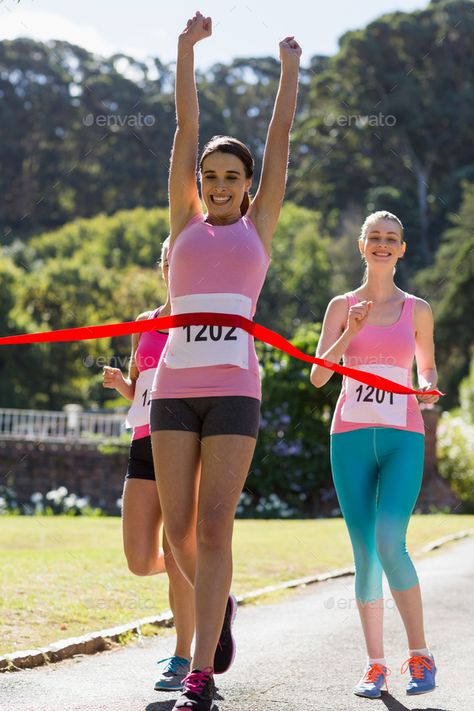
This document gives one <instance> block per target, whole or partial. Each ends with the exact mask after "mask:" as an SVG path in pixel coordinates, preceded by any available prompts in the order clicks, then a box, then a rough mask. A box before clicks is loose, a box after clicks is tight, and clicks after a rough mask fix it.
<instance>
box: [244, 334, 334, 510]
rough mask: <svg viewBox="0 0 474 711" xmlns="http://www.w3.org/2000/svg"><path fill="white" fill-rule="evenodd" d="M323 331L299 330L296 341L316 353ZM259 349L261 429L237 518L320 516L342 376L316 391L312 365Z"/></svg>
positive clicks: (328, 481) (328, 483) (328, 478)
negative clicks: (334, 415)
mask: <svg viewBox="0 0 474 711" xmlns="http://www.w3.org/2000/svg"><path fill="white" fill-rule="evenodd" d="M320 328H321V327H320V324H316V325H309V326H301V327H300V328H299V329H298V330H297V332H296V334H295V338H294V339H293V340H292V343H293V344H294V345H295V346H296V347H297V348H299V349H300V350H302V351H304V352H305V353H308V354H313V353H314V352H315V350H316V346H317V343H318V339H319V333H320ZM257 349H258V355H259V360H260V363H261V366H262V370H263V377H262V390H263V399H262V409H261V413H262V414H261V425H260V433H259V438H258V441H257V447H256V450H255V456H254V459H253V462H252V467H251V470H250V474H249V477H248V480H247V484H246V486H245V489H244V494H243V495H242V498H241V500H240V503H239V508H238V515H239V516H241V517H245V518H250V517H252V518H279V517H282V518H302V517H303V518H304V517H312V516H318V515H321V513H322V504H323V503H324V502H323V500H322V494H324V492H325V491H326V490H327V489H330V488H331V487H332V484H331V470H330V462H329V425H330V421H331V416H332V411H333V409H334V405H335V402H336V399H337V396H338V393H339V384H338V378H337V376H336V377H335V378H334V379H333V380H331V382H330V384H328V385H327V386H326V387H325V388H322V389H316V388H314V387H313V386H312V385H311V383H310V382H309V371H310V366H309V365H308V364H303V363H302V362H301V361H300V360H297V359H296V358H292V357H290V356H288V355H286V354H285V353H282V352H281V351H278V350H275V349H273V348H271V347H270V346H265V345H264V344H261V343H258V344H257Z"/></svg>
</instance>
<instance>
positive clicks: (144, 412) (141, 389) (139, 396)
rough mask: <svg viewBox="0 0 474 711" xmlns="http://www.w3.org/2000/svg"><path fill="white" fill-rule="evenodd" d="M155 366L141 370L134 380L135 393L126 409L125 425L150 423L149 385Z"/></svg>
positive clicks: (139, 425) (140, 425)
mask: <svg viewBox="0 0 474 711" xmlns="http://www.w3.org/2000/svg"><path fill="white" fill-rule="evenodd" d="M155 372H156V368H148V369H147V370H142V371H141V373H140V374H139V375H138V378H137V380H136V382H135V395H134V397H133V402H132V406H131V407H130V410H129V411H128V415H127V419H126V422H125V426H126V427H142V426H143V425H148V424H149V423H150V402H151V398H150V396H151V386H152V385H153V378H154V376H155Z"/></svg>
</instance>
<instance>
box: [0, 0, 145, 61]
mask: <svg viewBox="0 0 474 711" xmlns="http://www.w3.org/2000/svg"><path fill="white" fill-rule="evenodd" d="M0 7H1V6H0ZM15 37H32V38H34V39H37V40H40V41H42V42H44V41H47V40H51V39H56V40H65V41H66V42H70V43H71V44H77V45H79V46H80V47H84V48H85V49H88V50H89V51H90V52H95V53H97V54H102V55H104V56H108V55H110V54H114V52H120V51H123V49H121V48H120V47H118V46H116V45H114V44H112V43H111V42H109V41H108V40H106V39H105V38H104V37H102V35H101V34H100V33H99V32H98V31H97V29H96V28H95V27H93V26H92V25H86V24H84V25H82V24H78V23H76V22H71V20H68V19H67V17H64V16H63V15H60V14H58V13H55V12H47V11H45V10H22V9H20V7H18V8H14V9H13V10H12V9H9V8H6V7H5V8H4V11H3V12H2V13H1V15H0V39H14V38H15ZM126 53H128V54H130V55H131V56H132V57H135V58H137V59H142V58H145V57H146V56H147V55H146V53H144V51H143V49H140V48H135V47H127V49H126Z"/></svg>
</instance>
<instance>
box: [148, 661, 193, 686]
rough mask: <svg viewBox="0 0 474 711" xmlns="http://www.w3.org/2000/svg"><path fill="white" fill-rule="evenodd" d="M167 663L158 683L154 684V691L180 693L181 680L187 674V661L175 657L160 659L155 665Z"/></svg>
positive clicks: (188, 663)
mask: <svg viewBox="0 0 474 711" xmlns="http://www.w3.org/2000/svg"><path fill="white" fill-rule="evenodd" d="M164 662H168V664H167V665H166V666H165V668H164V669H163V671H162V672H161V676H160V677H159V679H158V681H157V682H156V683H155V690H156V691H181V689H182V688H183V679H184V677H185V676H187V674H189V665H190V662H189V659H185V658H184V657H178V656H176V655H174V656H172V657H168V658H167V659H160V661H159V662H157V664H163V663H164Z"/></svg>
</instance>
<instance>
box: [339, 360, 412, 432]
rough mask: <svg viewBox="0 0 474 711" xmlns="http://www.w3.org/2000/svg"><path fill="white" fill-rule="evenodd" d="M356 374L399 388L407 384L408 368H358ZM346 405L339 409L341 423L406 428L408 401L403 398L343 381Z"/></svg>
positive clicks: (365, 366)
mask: <svg viewBox="0 0 474 711" xmlns="http://www.w3.org/2000/svg"><path fill="white" fill-rule="evenodd" d="M356 370H365V371H366V372H370V373H374V375H380V376H382V377H383V378H388V379H389V380H393V381H395V382H396V383H400V384H401V385H407V384H408V370H407V368H400V367H398V366H392V365H380V364H371V365H360V366H356ZM345 391H346V393H345V394H346V397H345V402H344V404H343V406H342V409H341V419H342V420H343V421H344V422H357V423H361V424H367V423H370V424H374V425H386V426H387V427H390V426H392V427H393V426H397V427H405V426H406V424H407V409H408V400H407V396H406V395H397V394H396V393H390V392H387V391H386V390H378V389H377V388H375V387H374V386H373V385H365V384H363V383H359V382H357V381H356V380H353V379H352V378H346V379H345Z"/></svg>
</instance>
